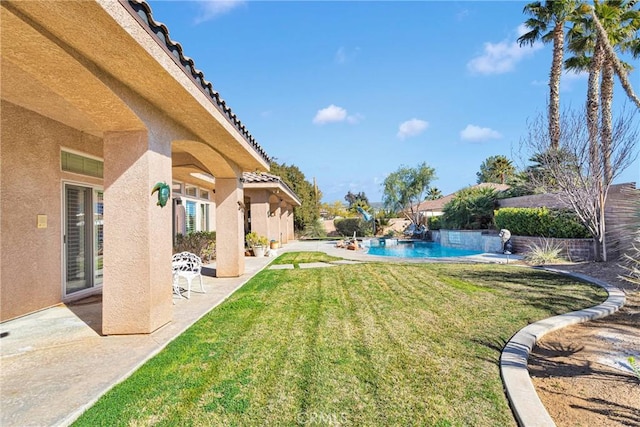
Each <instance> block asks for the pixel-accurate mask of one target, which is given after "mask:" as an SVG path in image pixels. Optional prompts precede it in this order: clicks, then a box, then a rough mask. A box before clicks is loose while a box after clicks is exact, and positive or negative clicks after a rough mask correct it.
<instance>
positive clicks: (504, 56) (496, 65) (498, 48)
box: [467, 24, 542, 74]
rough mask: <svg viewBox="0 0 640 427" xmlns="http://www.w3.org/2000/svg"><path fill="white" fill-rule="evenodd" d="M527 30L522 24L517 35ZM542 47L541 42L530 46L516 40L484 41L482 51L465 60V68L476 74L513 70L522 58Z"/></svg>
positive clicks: (502, 72) (501, 72) (500, 72)
mask: <svg viewBox="0 0 640 427" xmlns="http://www.w3.org/2000/svg"><path fill="white" fill-rule="evenodd" d="M526 32H527V29H526V27H525V26H524V24H522V25H520V26H519V27H518V29H517V35H518V37H519V36H521V35H523V34H524V33H526ZM539 49H542V43H540V42H536V43H534V44H533V45H532V46H530V45H523V46H522V47H521V46H520V45H519V44H518V41H517V40H503V41H501V42H499V43H491V42H486V43H484V49H483V53H482V54H481V55H478V56H476V57H475V58H473V59H472V60H471V61H469V62H467V68H468V69H469V70H470V71H472V72H474V73H478V74H504V73H508V72H509V71H513V70H514V68H515V66H516V64H517V63H518V62H520V61H521V60H522V59H524V58H526V57H528V56H531V55H533V53H534V52H535V51H537V50H539Z"/></svg>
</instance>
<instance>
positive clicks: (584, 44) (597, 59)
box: [565, 0, 640, 185]
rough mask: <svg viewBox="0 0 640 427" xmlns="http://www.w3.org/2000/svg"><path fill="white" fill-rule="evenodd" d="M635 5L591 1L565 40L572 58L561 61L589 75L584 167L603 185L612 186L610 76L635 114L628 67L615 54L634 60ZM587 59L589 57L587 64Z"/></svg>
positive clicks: (639, 24)
mask: <svg viewBox="0 0 640 427" xmlns="http://www.w3.org/2000/svg"><path fill="white" fill-rule="evenodd" d="M636 3H637V1H636V0H630V1H626V0H606V1H604V2H602V3H600V2H598V1H597V0H596V1H595V2H594V6H593V7H590V6H587V5H581V8H580V11H581V12H582V16H580V17H578V18H577V19H576V20H575V22H574V26H573V28H572V29H571V30H570V31H569V34H568V39H569V49H570V50H571V51H573V52H576V53H577V55H576V56H575V57H573V58H569V59H567V61H565V65H566V66H567V68H571V69H578V70H585V69H588V70H589V82H588V90H587V128H588V130H589V144H590V145H589V146H590V162H591V165H592V168H594V170H600V169H601V173H602V178H603V179H602V180H603V184H604V185H608V184H609V183H610V182H611V180H612V171H611V159H610V157H611V143H612V133H613V130H612V129H613V124H612V116H611V105H612V101H613V87H614V75H618V78H619V79H620V81H621V82H622V85H623V87H624V89H625V91H626V93H627V95H628V96H629V98H630V99H631V100H632V101H633V102H634V103H635V104H636V105H638V107H639V108H640V100H638V98H637V97H636V96H635V94H634V93H633V88H632V87H631V84H630V83H629V81H628V77H627V74H628V71H629V70H631V69H632V67H631V66H630V65H629V64H626V63H624V62H622V61H620V60H619V58H618V56H617V53H616V50H618V51H619V52H622V53H624V52H630V53H631V55H632V56H634V57H636V56H638V55H640V40H639V39H638V38H637V37H636V33H637V31H638V29H640V11H638V10H636V9H634V6H635V4H636ZM589 53H591V54H592V56H591V57H590V58H589V57H588V54H589ZM599 80H600V87H599V88H598V81H599ZM599 114H601V119H600V127H599V126H598V121H599V120H598V116H599ZM598 128H599V135H598ZM598 136H599V137H600V139H599V140H598Z"/></svg>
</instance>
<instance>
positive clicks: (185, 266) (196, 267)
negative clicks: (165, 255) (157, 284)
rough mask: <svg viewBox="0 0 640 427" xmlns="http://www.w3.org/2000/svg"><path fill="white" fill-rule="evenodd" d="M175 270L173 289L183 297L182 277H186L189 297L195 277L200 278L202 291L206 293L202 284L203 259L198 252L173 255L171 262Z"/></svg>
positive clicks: (188, 296)
mask: <svg viewBox="0 0 640 427" xmlns="http://www.w3.org/2000/svg"><path fill="white" fill-rule="evenodd" d="M171 267H172V271H173V291H174V292H175V293H177V294H178V295H179V296H180V297H181V298H182V293H181V292H180V278H181V277H184V278H185V279H186V281H187V298H190V297H191V282H192V281H193V279H194V278H196V277H199V278H200V291H201V292H202V293H205V291H204V287H203V286H202V274H201V270H202V260H201V259H200V257H199V256H197V255H196V254H192V253H191V252H180V253H178V254H174V255H173V260H172V263H171Z"/></svg>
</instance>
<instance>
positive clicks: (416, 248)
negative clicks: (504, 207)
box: [367, 242, 482, 258]
mask: <svg viewBox="0 0 640 427" xmlns="http://www.w3.org/2000/svg"><path fill="white" fill-rule="evenodd" d="M481 253H482V251H474V250H470V249H458V248H449V247H446V246H440V243H436V242H398V244H397V245H392V246H372V247H370V248H369V250H368V252H367V254H369V255H382V256H396V257H405V258H445V257H459V256H469V255H478V254H481Z"/></svg>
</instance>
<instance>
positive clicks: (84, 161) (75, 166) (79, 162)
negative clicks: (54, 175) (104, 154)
mask: <svg viewBox="0 0 640 427" xmlns="http://www.w3.org/2000/svg"><path fill="white" fill-rule="evenodd" d="M60 164H61V166H62V170H63V171H65V172H72V173H77V174H81V175H87V176H93V177H96V178H102V175H103V173H104V162H102V161H101V160H96V159H90V158H89V157H85V156H82V155H80V154H75V153H70V152H68V151H62V152H60Z"/></svg>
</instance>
